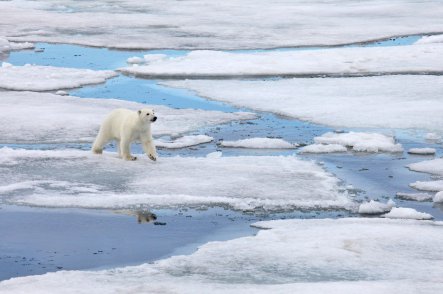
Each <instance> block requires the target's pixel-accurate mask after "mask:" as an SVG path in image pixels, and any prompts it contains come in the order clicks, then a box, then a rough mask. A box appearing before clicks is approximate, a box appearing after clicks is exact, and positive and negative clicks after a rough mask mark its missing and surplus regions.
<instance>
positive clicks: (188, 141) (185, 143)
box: [155, 135, 214, 149]
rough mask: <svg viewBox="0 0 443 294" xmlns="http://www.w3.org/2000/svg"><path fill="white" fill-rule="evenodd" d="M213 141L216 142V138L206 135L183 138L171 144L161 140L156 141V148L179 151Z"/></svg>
mask: <svg viewBox="0 0 443 294" xmlns="http://www.w3.org/2000/svg"><path fill="white" fill-rule="evenodd" d="M212 140H214V138H212V137H210V136H206V135H196V136H183V137H180V138H178V139H175V140H173V141H170V142H166V141H163V140H160V139H158V140H155V146H157V147H163V148H169V149H178V148H185V147H190V146H195V145H199V144H204V143H209V142H211V141H212Z"/></svg>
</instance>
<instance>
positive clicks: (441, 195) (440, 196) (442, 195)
mask: <svg viewBox="0 0 443 294" xmlns="http://www.w3.org/2000/svg"><path fill="white" fill-rule="evenodd" d="M432 201H434V202H436V203H443V191H440V192H438V193H436V194H435V196H434V198H432Z"/></svg>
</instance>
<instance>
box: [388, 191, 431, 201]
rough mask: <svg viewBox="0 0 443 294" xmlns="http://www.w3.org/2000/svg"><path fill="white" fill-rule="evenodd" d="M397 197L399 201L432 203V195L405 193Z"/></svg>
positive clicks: (399, 193) (400, 193) (397, 194)
mask: <svg viewBox="0 0 443 294" xmlns="http://www.w3.org/2000/svg"><path fill="white" fill-rule="evenodd" d="M395 196H396V197H397V198H399V199H403V200H412V201H431V200H432V195H431V194H428V193H403V192H398V193H396V194H395Z"/></svg>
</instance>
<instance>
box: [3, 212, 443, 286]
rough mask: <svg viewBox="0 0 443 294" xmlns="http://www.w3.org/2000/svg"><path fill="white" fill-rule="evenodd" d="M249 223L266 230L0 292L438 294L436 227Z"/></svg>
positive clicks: (380, 222)
mask: <svg viewBox="0 0 443 294" xmlns="http://www.w3.org/2000/svg"><path fill="white" fill-rule="evenodd" d="M254 226H256V227H260V228H268V230H260V231H259V232H258V233H257V234H256V235H255V236H249V237H243V238H238V239H234V240H229V241H223V242H209V243H207V244H205V245H203V246H200V247H199V248H198V250H197V251H196V252H194V253H193V254H190V255H180V256H173V257H170V258H167V259H163V260H160V261H156V262H154V263H152V264H148V263H146V264H142V265H139V266H130V267H124V268H114V269H107V270H100V271H59V272H55V273H48V274H45V275H38V276H28V277H19V278H14V279H10V280H7V281H2V282H0V288H1V289H2V292H3V293H48V291H52V290H53V289H57V292H59V293H92V294H95V293H184V294H188V293H192V294H194V293H198V294H200V293H259V294H261V293H307V294H316V293H331V294H351V293H362V294H376V293H407V294H412V293H423V294H433V293H440V292H442V291H443V283H442V278H441V277H442V274H443V270H442V266H441V264H442V257H441V248H442V247H443V234H442V230H443V224H442V223H441V222H432V221H415V220H392V219H380V218H377V219H366V218H346V219H336V220H333V219H312V220H278V221H266V222H259V223H255V224H254ZM381 261H385V262H381ZM239 269H241V270H239Z"/></svg>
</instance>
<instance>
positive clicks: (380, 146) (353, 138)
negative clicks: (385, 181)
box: [314, 132, 403, 152]
mask: <svg viewBox="0 0 443 294" xmlns="http://www.w3.org/2000/svg"><path fill="white" fill-rule="evenodd" d="M314 141H315V143H317V144H339V145H342V146H345V147H352V150H353V151H357V152H402V151H403V147H402V146H401V144H399V143H395V139H394V138H393V137H390V136H386V135H383V134H378V133H364V132H349V133H334V132H328V133H326V134H323V135H321V136H319V137H315V138H314Z"/></svg>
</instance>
